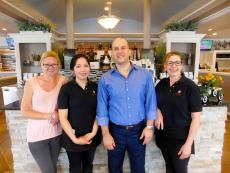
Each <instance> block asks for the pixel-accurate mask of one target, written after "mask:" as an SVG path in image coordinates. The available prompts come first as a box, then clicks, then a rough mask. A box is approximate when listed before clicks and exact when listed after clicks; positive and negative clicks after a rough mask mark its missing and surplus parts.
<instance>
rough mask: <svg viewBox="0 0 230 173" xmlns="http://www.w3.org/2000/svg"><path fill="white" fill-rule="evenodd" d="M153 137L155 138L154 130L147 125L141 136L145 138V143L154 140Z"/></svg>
mask: <svg viewBox="0 0 230 173" xmlns="http://www.w3.org/2000/svg"><path fill="white" fill-rule="evenodd" d="M152 138H153V130H152V129H148V128H147V127H145V128H144V130H143V131H142V133H141V137H140V139H144V141H143V145H144V144H147V143H149V142H150V141H151V140H152Z"/></svg>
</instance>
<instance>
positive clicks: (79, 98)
mask: <svg viewBox="0 0 230 173" xmlns="http://www.w3.org/2000/svg"><path fill="white" fill-rule="evenodd" d="M96 108H97V84H96V83H94V82H90V81H88V84H87V86H86V88H85V90H84V89H82V88H81V87H80V86H79V85H78V84H77V83H76V81H75V80H72V81H70V82H68V83H66V84H65V85H63V86H62V88H61V90H60V93H59V96H58V109H68V120H69V123H70V124H71V126H72V128H73V129H75V135H76V136H77V137H79V136H82V135H85V134H86V133H89V132H91V131H92V127H93V123H94V120H95V117H96ZM62 139H63V140H62V143H63V145H64V147H65V148H66V150H67V151H83V150H86V149H89V148H91V147H92V146H96V145H98V144H99V143H100V137H99V134H98V135H96V136H95V137H94V139H93V142H92V143H91V144H90V145H76V144H74V143H73V142H72V141H71V139H70V138H69V137H68V136H67V135H66V134H65V132H63V138H62Z"/></svg>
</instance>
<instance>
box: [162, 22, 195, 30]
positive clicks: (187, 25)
mask: <svg viewBox="0 0 230 173" xmlns="http://www.w3.org/2000/svg"><path fill="white" fill-rule="evenodd" d="M164 29H165V31H166V32H169V31H195V30H196V29H197V23H195V22H193V21H189V22H172V23H170V24H167V25H166V26H165V27H164Z"/></svg>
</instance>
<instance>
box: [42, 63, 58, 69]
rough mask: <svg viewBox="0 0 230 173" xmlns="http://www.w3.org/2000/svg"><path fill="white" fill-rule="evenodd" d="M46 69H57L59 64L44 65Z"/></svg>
mask: <svg viewBox="0 0 230 173" xmlns="http://www.w3.org/2000/svg"><path fill="white" fill-rule="evenodd" d="M42 65H43V67H44V68H46V69H48V68H50V67H52V68H57V66H58V64H42Z"/></svg>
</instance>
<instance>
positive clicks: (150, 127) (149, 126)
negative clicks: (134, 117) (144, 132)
mask: <svg viewBox="0 0 230 173" xmlns="http://www.w3.org/2000/svg"><path fill="white" fill-rule="evenodd" d="M146 128H147V129H150V130H153V129H154V126H153V125H147V126H146Z"/></svg>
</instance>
